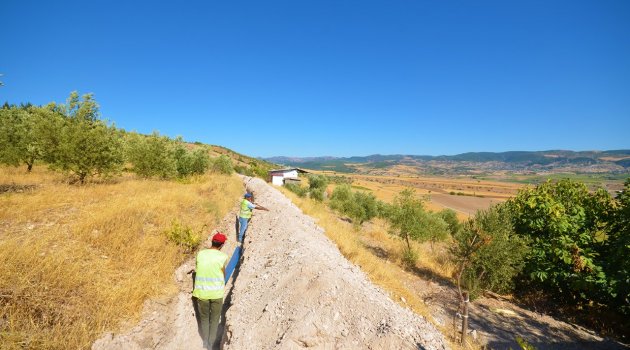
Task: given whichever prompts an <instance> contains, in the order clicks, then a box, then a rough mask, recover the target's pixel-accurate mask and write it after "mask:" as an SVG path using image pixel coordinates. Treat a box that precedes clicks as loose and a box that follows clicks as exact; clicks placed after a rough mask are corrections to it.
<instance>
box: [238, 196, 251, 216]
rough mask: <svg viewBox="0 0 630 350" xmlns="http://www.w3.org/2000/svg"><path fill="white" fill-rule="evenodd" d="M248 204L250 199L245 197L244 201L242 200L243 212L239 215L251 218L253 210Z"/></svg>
mask: <svg viewBox="0 0 630 350" xmlns="http://www.w3.org/2000/svg"><path fill="white" fill-rule="evenodd" d="M248 204H249V201H248V200H247V199H245V198H243V201H241V212H240V213H239V214H238V216H240V217H242V218H245V219H249V218H251V217H252V210H251V209H249V206H248Z"/></svg>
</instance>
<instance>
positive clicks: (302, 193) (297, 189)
mask: <svg viewBox="0 0 630 350" xmlns="http://www.w3.org/2000/svg"><path fill="white" fill-rule="evenodd" d="M284 187H285V188H286V189H287V190H289V191H291V192H293V193H295V194H297V195H298V197H300V198H303V197H306V194H307V193H308V189H307V188H305V187H302V186H300V185H297V184H291V183H288V184H285V185H284Z"/></svg>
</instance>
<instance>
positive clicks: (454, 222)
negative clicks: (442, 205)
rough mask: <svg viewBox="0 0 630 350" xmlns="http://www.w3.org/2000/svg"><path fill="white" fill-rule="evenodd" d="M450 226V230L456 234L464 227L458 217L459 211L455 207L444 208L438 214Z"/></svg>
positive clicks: (452, 233)
mask: <svg viewBox="0 0 630 350" xmlns="http://www.w3.org/2000/svg"><path fill="white" fill-rule="evenodd" d="M437 215H438V216H439V217H440V218H441V219H442V220H444V222H446V225H447V226H448V232H449V233H450V234H451V235H456V234H457V232H459V230H461V229H462V223H461V222H460V221H459V219H458V218H457V213H456V212H455V211H454V210H453V209H444V210H442V211H440V212H438V214H437Z"/></svg>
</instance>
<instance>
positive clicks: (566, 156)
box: [264, 150, 630, 174]
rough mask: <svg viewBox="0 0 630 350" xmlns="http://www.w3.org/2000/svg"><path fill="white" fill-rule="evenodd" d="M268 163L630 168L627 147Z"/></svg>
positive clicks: (422, 169) (370, 169) (337, 167)
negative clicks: (625, 148) (623, 148)
mask: <svg viewBox="0 0 630 350" xmlns="http://www.w3.org/2000/svg"><path fill="white" fill-rule="evenodd" d="M264 160H266V161H269V162H271V163H276V164H282V165H285V166H295V167H301V168H305V169H313V170H331V171H337V172H350V173H357V172H360V173H384V172H387V171H393V170H398V171H400V170H401V169H403V168H407V169H408V170H409V169H410V170H411V171H407V172H412V173H429V174H444V173H457V174H466V173H470V174H475V173H479V172H494V171H514V172H541V171H542V172H545V171H553V172H559V171H568V172H576V173H627V172H630V150H610V151H580V152H575V151H566V150H551V151H510V152H499V153H495V152H468V153H462V154H457V155H452V156H423V155H400V154H395V155H380V154H374V155H370V156H365V157H346V158H338V157H271V158H264Z"/></svg>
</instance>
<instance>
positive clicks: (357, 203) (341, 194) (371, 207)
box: [330, 185, 378, 225]
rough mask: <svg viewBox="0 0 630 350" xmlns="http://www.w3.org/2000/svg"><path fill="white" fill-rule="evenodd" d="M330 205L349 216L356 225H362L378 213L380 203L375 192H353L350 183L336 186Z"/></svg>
mask: <svg viewBox="0 0 630 350" xmlns="http://www.w3.org/2000/svg"><path fill="white" fill-rule="evenodd" d="M330 207H331V208H332V209H334V210H337V211H338V212H339V213H341V214H343V215H346V216H348V217H349V218H350V219H351V220H352V221H353V222H354V223H355V224H356V225H361V224H363V223H364V222H365V221H369V220H371V219H372V218H374V217H375V216H376V215H377V214H378V204H377V201H376V197H375V196H374V194H372V193H365V192H361V191H358V192H353V191H352V190H351V187H350V185H340V186H337V187H336V188H335V190H334V191H333V193H332V195H331V196H330Z"/></svg>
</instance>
